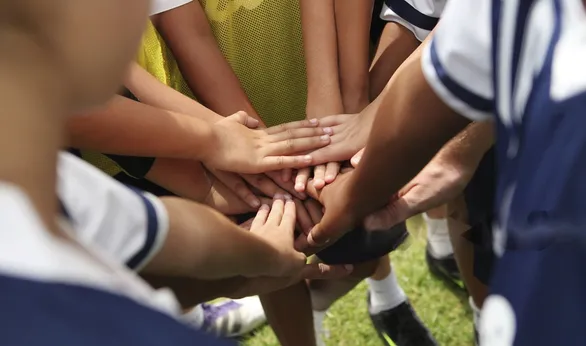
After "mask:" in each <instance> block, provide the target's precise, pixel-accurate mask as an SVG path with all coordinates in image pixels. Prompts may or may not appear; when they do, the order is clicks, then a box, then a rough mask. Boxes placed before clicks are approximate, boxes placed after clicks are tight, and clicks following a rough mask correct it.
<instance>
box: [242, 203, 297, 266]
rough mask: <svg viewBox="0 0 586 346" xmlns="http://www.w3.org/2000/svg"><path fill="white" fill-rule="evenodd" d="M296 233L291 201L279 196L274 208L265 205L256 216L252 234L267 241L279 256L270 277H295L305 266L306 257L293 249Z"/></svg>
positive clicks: (251, 230)
mask: <svg viewBox="0 0 586 346" xmlns="http://www.w3.org/2000/svg"><path fill="white" fill-rule="evenodd" d="M294 231H295V203H294V202H293V200H291V199H287V200H286V201H285V199H284V196H282V195H277V196H275V200H274V202H273V206H272V208H269V206H268V205H266V204H265V205H263V206H262V207H261V208H260V209H259V211H258V213H257V214H256V217H255V218H254V221H253V222H252V225H251V227H250V232H252V233H254V234H256V235H258V236H259V237H261V238H263V239H264V240H266V241H267V242H268V243H269V244H271V245H272V246H273V247H274V248H275V250H277V254H278V255H277V258H276V261H275V266H274V267H273V268H272V270H271V273H270V274H269V275H270V276H293V275H296V274H297V273H298V272H299V271H301V270H302V269H303V267H304V266H305V263H306V257H305V255H304V254H303V253H301V252H297V251H295V249H294V248H293V241H294V239H293V237H294Z"/></svg>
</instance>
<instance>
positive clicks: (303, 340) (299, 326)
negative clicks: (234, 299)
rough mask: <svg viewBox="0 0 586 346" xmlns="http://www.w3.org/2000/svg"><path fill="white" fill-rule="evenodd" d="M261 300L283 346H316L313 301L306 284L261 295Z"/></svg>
mask: <svg viewBox="0 0 586 346" xmlns="http://www.w3.org/2000/svg"><path fill="white" fill-rule="evenodd" d="M260 300H261V302H262V305H263V307H264V310H265V314H266V316H267V320H268V322H269V324H270V325H271V327H272V328H273V331H274V332H275V334H276V335H277V338H278V339H279V343H280V344H281V345H282V346H312V345H315V335H314V331H313V317H312V312H311V298H310V296H309V290H308V289H307V285H306V284H305V282H299V283H298V284H295V285H293V286H290V287H288V288H285V289H283V290H280V291H276V292H273V293H269V294H265V295H261V296H260Z"/></svg>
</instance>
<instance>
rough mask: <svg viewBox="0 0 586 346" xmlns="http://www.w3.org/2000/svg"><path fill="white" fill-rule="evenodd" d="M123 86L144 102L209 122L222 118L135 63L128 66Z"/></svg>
mask: <svg viewBox="0 0 586 346" xmlns="http://www.w3.org/2000/svg"><path fill="white" fill-rule="evenodd" d="M125 86H126V87H127V88H128V90H130V91H131V92H132V93H133V94H134V96H136V97H137V98H138V99H139V100H140V101H141V102H142V103H144V104H147V105H150V106H153V107H156V108H161V109H166V110H169V111H173V112H177V113H183V114H188V115H191V116H194V117H196V118H199V119H201V120H204V121H207V122H210V123H214V122H216V121H219V120H221V119H223V117H222V116H221V115H219V114H218V113H215V112H214V111H212V110H210V109H208V108H206V107H204V106H203V105H201V104H200V103H198V102H197V101H195V100H192V99H191V98H189V97H187V96H185V95H183V94H182V93H180V92H178V91H176V90H174V89H173V88H171V87H169V86H167V85H165V84H163V83H161V82H159V81H158V80H157V79H156V78H155V77H153V76H152V75H151V74H150V73H148V72H147V71H146V70H145V69H143V68H142V67H140V66H139V65H138V64H137V63H132V65H131V66H130V69H129V71H128V75H127V77H126V80H125Z"/></svg>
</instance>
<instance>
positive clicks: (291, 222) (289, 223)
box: [279, 199, 297, 234]
mask: <svg viewBox="0 0 586 346" xmlns="http://www.w3.org/2000/svg"><path fill="white" fill-rule="evenodd" d="M296 209H297V208H296V206H295V202H293V200H292V199H289V200H287V201H285V210H284V212H283V218H282V219H281V224H280V225H279V226H280V227H285V229H286V230H287V231H289V232H290V233H291V234H293V231H295V220H296V214H295V210H296Z"/></svg>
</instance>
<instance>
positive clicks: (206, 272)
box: [145, 197, 277, 279]
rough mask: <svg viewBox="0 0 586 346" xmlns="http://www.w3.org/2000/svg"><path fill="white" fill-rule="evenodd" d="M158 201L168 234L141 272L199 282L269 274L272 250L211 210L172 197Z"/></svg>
mask: <svg viewBox="0 0 586 346" xmlns="http://www.w3.org/2000/svg"><path fill="white" fill-rule="evenodd" d="M161 201H162V202H163V204H164V205H165V207H166V209H167V211H168V214H169V220H170V225H169V234H168V236H167V240H166V242H165V244H164V245H163V248H162V250H161V251H160V252H159V253H158V254H157V255H156V256H155V258H154V259H153V261H151V263H149V265H148V266H147V268H145V273H148V274H157V275H167V276H187V277H196V278H202V279H214V278H226V277H232V276H236V275H243V276H258V275H262V274H264V273H266V272H269V270H268V269H269V268H271V266H272V265H273V264H274V262H273V261H274V259H275V258H276V256H277V253H276V250H275V249H274V248H273V247H271V246H270V245H269V244H268V243H267V242H265V241H264V240H262V239H261V238H259V237H257V236H256V235H254V234H252V233H250V232H248V231H245V230H244V229H242V228H240V227H238V226H237V225H236V224H234V223H232V222H231V221H230V220H228V218H226V217H225V216H223V215H222V214H220V213H218V212H216V211H215V210H213V209H211V208H208V207H205V206H202V205H199V204H197V203H194V202H190V201H187V200H184V199H180V198H176V197H164V198H161Z"/></svg>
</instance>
